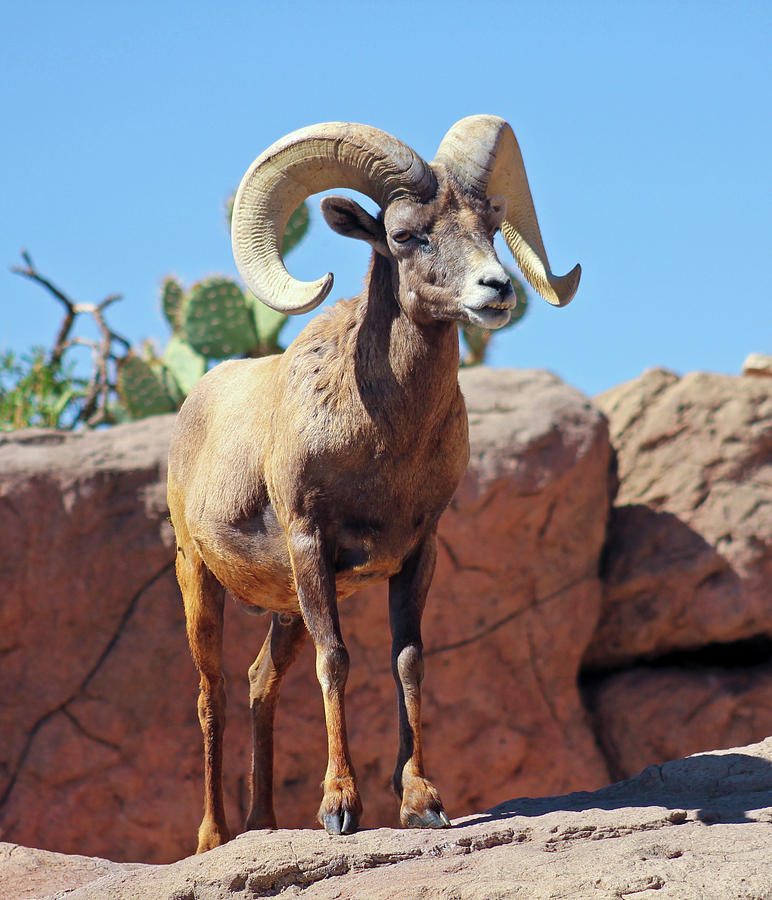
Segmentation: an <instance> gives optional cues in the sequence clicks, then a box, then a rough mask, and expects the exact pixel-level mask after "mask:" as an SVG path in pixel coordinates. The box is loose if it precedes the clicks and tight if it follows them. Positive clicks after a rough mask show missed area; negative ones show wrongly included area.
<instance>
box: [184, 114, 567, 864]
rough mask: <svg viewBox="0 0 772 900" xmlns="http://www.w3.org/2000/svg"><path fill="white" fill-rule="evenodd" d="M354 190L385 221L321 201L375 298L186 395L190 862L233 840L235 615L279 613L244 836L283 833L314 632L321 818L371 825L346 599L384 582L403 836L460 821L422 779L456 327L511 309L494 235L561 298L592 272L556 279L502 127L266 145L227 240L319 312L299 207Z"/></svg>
mask: <svg viewBox="0 0 772 900" xmlns="http://www.w3.org/2000/svg"><path fill="white" fill-rule="evenodd" d="M336 187H338V188H352V189H355V190H357V191H360V192H361V193H363V194H365V195H367V196H369V197H370V198H372V199H373V200H374V201H375V202H376V203H377V204H378V206H379V207H380V210H381V212H380V215H379V216H378V217H377V218H373V217H372V216H371V215H370V214H369V213H367V212H366V211H365V210H364V209H362V208H361V207H360V206H359V205H358V204H357V203H355V202H354V201H353V200H350V199H346V198H343V197H329V196H328V197H325V198H324V199H323V200H322V213H323V215H324V218H325V219H326V220H327V223H328V224H329V225H330V227H331V228H332V229H333V230H334V231H337V232H338V233H339V234H342V235H346V236H348V237H354V238H359V239H360V240H364V241H366V242H367V243H368V244H370V246H371V247H372V248H373V251H374V253H373V256H372V261H371V263H370V269H369V272H368V274H367V278H366V281H365V285H364V289H363V290H362V292H361V294H360V295H359V296H358V297H355V298H354V299H353V300H347V301H341V302H339V303H338V304H337V305H335V306H333V307H332V308H331V309H330V310H329V311H327V312H326V313H325V314H324V315H322V316H319V317H317V318H316V319H314V320H313V321H312V322H310V324H309V325H307V326H306V328H305V329H304V330H303V331H302V332H301V334H300V335H299V336H298V337H297V338H296V340H295V341H294V342H293V343H292V344H291V346H290V347H289V348H288V349H287V350H286V351H285V353H284V354H283V355H281V356H272V357H267V358H263V359H241V360H236V361H229V362H224V363H222V364H220V365H218V366H217V367H216V368H214V369H212V370H211V371H210V372H208V373H207V374H206V375H205V376H204V377H203V378H202V379H201V380H200V381H199V383H198V384H197V385H196V387H195V389H194V390H193V391H192V392H191V393H190V395H189V397H188V398H187V400H186V401H185V403H184V405H183V407H182V409H181V411H180V413H179V416H178V419H177V423H176V427H175V430H174V435H173V438H172V443H171V450H170V455H169V492H168V499H169V509H170V512H171V518H172V522H173V524H174V529H175V532H176V537H177V551H178V552H177V577H178V579H179V583H180V588H181V590H182V596H183V600H184V604H185V614H186V619H187V630H188V637H189V640H190V647H191V651H192V654H193V659H194V661H195V664H196V666H197V668H198V670H199V672H200V676H201V682H200V695H199V702H198V712H199V719H200V723H201V728H202V730H203V733H204V748H205V755H204V764H205V812H204V818H203V821H202V823H201V827H200V829H199V835H198V838H199V843H198V851H199V852H201V851H203V850H207V849H209V848H210V847H215V846H217V845H219V844H222V843H224V842H225V841H227V840H228V838H229V832H228V827H227V825H226V821H225V812H224V806H223V793H222V741H223V729H224V726H225V690H224V682H223V675H222V671H221V654H222V628H223V601H224V591H225V589H227V590H229V591H230V592H231V593H232V594H233V595H234V596H235V597H236V598H238V599H239V600H240V601H241V602H242V603H244V604H246V605H247V606H251V607H257V608H259V609H263V610H270V611H271V612H272V613H273V615H272V619H271V624H270V629H269V631H268V635H267V637H266V639H265V643H264V644H263V647H262V649H261V651H260V654H259V655H258V657H257V659H256V661H255V662H254V664H253V665H252V666H251V668H250V670H249V684H250V701H251V710H252V720H253V739H254V744H253V763H252V778H251V789H252V803H251V809H250V812H249V815H248V818H247V822H246V827H247V828H248V829H249V828H275V827H276V817H275V814H274V809H273V723H274V713H275V709H276V703H277V700H278V694H279V686H280V684H281V681H282V678H283V676H284V674H285V672H286V671H287V668H288V667H289V665H290V663H292V661H293V660H294V659H295V658H296V656H297V654H298V652H299V650H300V648H301V645H302V644H303V641H304V638H305V636H306V633H307V632H310V634H311V638H312V640H313V642H314V646H315V649H316V673H317V676H318V679H319V683H320V685H321V689H322V696H323V700H324V713H325V717H326V723H327V738H328V752H329V757H328V758H329V762H328V766H327V772H326V775H325V778H324V785H323V789H324V795H323V799H322V804H321V807H320V809H319V815H318V817H319V821H320V822H321V823H322V824H323V825H324V827H325V828H326V829H327V831H328V832H330V833H331V834H349V833H352V832H354V831H356V830H357V827H358V824H359V820H360V816H361V813H362V804H361V801H360V797H359V791H358V789H357V784H356V778H355V775H354V768H353V766H352V763H351V759H350V756H349V749H348V744H347V738H346V721H345V716H344V688H345V684H346V678H347V674H348V667H349V658H348V653H347V651H346V646H345V644H344V642H343V637H342V634H341V628H340V623H339V619H338V602H339V601H340V600H342V599H344V598H346V597H348V596H349V595H351V594H352V593H353V592H354V591H356V590H358V589H360V588H361V587H363V586H364V585H367V584H371V583H372V582H375V581H381V580H385V579H388V582H389V613H390V621H391V633H392V650H391V656H392V670H393V673H394V678H395V681H396V686H397V697H398V713H399V750H398V755H397V765H396V769H395V771H394V777H393V786H394V790H395V792H396V793H397V795H398V797H399V798H400V799H401V809H400V818H401V821H402V823H403V824H404V825H408V826H426V827H444V826H448V825H449V824H450V822H449V819H448V817H447V815H446V813H445V810H444V809H443V806H442V802H441V801H440V797H439V794H438V793H437V790H436V788H435V787H434V785H433V784H432V783H431V782H430V781H429V780H428V779H427V778H426V777H425V775H424V759H423V745H422V740H421V715H420V707H421V680H422V676H423V663H422V650H421V648H422V644H421V629H420V625H421V615H422V611H423V608H424V604H425V601H426V595H427V591H428V589H429V583H430V581H431V579H432V574H433V570H434V565H435V558H436V532H437V523H438V520H439V518H440V515H441V513H442V511H443V510H444V509H445V507H446V506H447V504H448V503H449V501H450V499H451V497H452V495H453V492H454V490H455V489H456V486H457V485H458V483H459V480H460V479H461V477H462V475H463V473H464V469H465V468H466V465H467V462H468V458H469V444H468V434H467V430H468V429H467V418H466V410H465V407H464V400H463V398H462V396H461V392H460V390H459V386H458V376H457V371H458V364H459V348H458V334H457V329H456V323H457V322H459V321H460V322H470V323H473V324H475V325H481V326H483V327H484V328H489V329H493V328H499V327H501V326H502V325H504V324H506V323H507V322H508V321H509V318H510V315H511V310H512V308H513V307H514V305H515V300H514V294H513V291H512V286H511V283H510V279H509V277H508V275H507V272H506V270H505V269H504V268H503V267H502V265H501V263H500V262H499V260H498V258H497V256H496V252H495V250H494V247H493V237H494V234H495V233H496V231H498V230H499V229H500V230H501V232H502V234H503V236H504V239H505V241H506V243H507V244H508V246H509V248H510V250H511V251H512V253H513V255H514V257H515V260H516V261H517V263H518V265H519V266H520V268H521V269H522V271H523V273H524V274H525V276H526V278H527V279H528V281H529V282H530V283H531V285H532V286H533V287H534V288H535V289H536V290H537V291H538V292H539V293H540V294H541V295H542V297H544V298H545V299H546V300H547V301H548V302H549V303H551V304H553V305H555V306H564V305H565V304H567V303H568V302H569V301H570V300H571V298H572V297H573V295H574V293H575V291H576V288H577V285H578V282H579V275H580V268H579V266H576V268H575V269H573V270H572V271H571V272H570V273H569V274H568V275H565V276H562V277H558V276H554V275H553V274H552V273H551V272H550V268H549V263H548V261H547V256H546V253H545V251H544V246H543V244H542V239H541V235H540V232H539V226H538V223H537V219H536V214H535V212H534V208H533V202H532V199H531V193H530V190H529V187H528V181H527V178H526V174H525V170H524V168H523V162H522V158H521V155H520V150H519V148H518V145H517V141H516V140H515V136H514V134H513V132H512V129H511V128H510V126H509V125H508V124H507V123H506V122H505V121H504V120H503V119H500V118H497V117H495V116H484V115H482V116H470V117H469V118H466V119H462V120H461V121H460V122H458V123H457V124H456V125H454V126H453V127H452V128H451V129H450V131H449V132H448V133H447V135H446V136H445V138H444V139H443V141H442V143H441V144H440V147H439V150H438V152H437V155H436V157H435V158H434V161H433V162H432V163H430V164H428V163H426V162H425V161H424V160H423V159H421V158H420V157H419V156H418V155H417V154H416V153H414V152H413V151H412V150H411V149H410V148H409V147H407V146H406V145H405V144H403V143H401V142H400V141H398V140H396V139H395V138H393V137H392V136H391V135H389V134H386V133H385V132H382V131H379V130H378V129H375V128H371V127H368V126H365V125H354V124H349V123H326V124H322V125H315V126H311V127H309V128H303V129H301V130H299V131H296V132H294V133H292V134H290V135H288V136H287V137H285V138H283V139H281V140H280V141H278V142H277V143H275V144H273V146H271V147H270V148H269V149H268V150H266V151H265V152H264V153H263V154H262V155H261V156H259V157H258V158H257V159H256V160H255V162H254V163H253V164H252V166H251V167H250V168H249V170H248V171H247V173H246V175H245V176H244V178H243V180H242V182H241V185H240V187H239V189H238V192H237V195H236V201H235V206H234V212H233V225H232V237H233V248H234V255H235V258H236V263H237V265H238V268H239V271H240V272H241V275H242V277H243V278H244V280H245V281H246V283H247V285H248V287H249V288H250V290H252V292H253V293H254V294H255V295H256V296H257V297H258V298H259V299H260V300H262V301H263V302H264V303H266V304H267V305H268V306H270V307H273V308H274V309H276V310H281V311H284V312H288V313H302V312H307V311H308V310H311V309H313V308H314V307H315V306H317V305H318V304H319V303H321V302H322V300H323V299H324V298H325V296H326V295H327V294H328V292H329V290H330V288H331V286H332V281H333V276H332V274H328V275H326V276H325V277H324V278H322V279H320V280H318V281H314V282H300V281H296V280H295V279H293V278H292V277H291V276H290V275H289V274H288V272H287V270H286V269H285V267H284V264H283V262H282V255H281V239H282V235H283V233H284V229H285V227H286V224H287V221H288V219H289V216H290V213H291V212H292V211H293V210H294V209H295V208H296V207H297V206H298V205H299V204H300V203H301V202H302V201H303V200H304V199H305V198H306V197H308V196H309V195H310V194H313V193H316V192H319V191H325V190H329V189H331V188H336Z"/></svg>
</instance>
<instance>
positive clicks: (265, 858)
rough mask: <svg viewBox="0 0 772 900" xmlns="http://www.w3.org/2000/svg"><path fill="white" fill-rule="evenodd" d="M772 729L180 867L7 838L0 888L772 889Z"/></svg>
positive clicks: (727, 892)
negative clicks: (756, 737)
mask: <svg viewBox="0 0 772 900" xmlns="http://www.w3.org/2000/svg"><path fill="white" fill-rule="evenodd" d="M770 834H772V739H769V740H767V741H764V742H762V743H760V744H756V745H752V746H749V747H742V748H735V749H731V750H724V751H720V752H715V753H708V754H703V755H699V756H692V757H690V758H687V759H684V760H680V761H678V762H671V763H666V764H665V765H663V766H652V767H650V768H648V769H646V770H645V771H644V772H643V773H642V774H640V775H639V776H637V777H636V778H633V779H631V780H629V781H625V782H621V783H618V784H615V785H612V786H611V787H607V788H604V789H602V790H599V791H596V792H594V793H582V794H569V795H567V796H562V797H550V798H545V799H540V800H512V801H509V802H508V803H503V804H501V805H499V806H496V807H494V808H493V809H491V810H489V811H488V812H487V813H484V814H481V815H477V816H470V817H466V818H464V819H461V820H457V821H456V822H454V823H453V827H452V828H451V829H449V830H444V831H418V830H414V829H410V830H397V829H388V828H380V829H375V830H372V831H363V832H361V833H359V834H356V835H351V836H348V837H337V838H333V837H330V836H329V835H327V834H325V833H324V832H323V831H321V830H317V831H275V832H252V833H250V834H243V835H241V836H240V837H238V838H236V839H235V840H233V841H231V842H230V843H229V844H227V845H225V846H223V847H220V848H218V849H216V850H212V851H210V852H208V853H206V854H203V855H201V856H193V857H188V858H187V859H183V860H181V861H180V862H177V863H172V864H171V865H163V866H154V865H138V864H131V863H129V864H118V863H112V862H108V861H106V860H101V859H89V858H85V857H78V856H64V855H61V854H57V853H50V852H47V851H42V850H30V849H27V848H25V847H18V846H15V845H11V844H3V845H0V898H1V900H21V898H31V897H37V898H43V897H46V898H54V897H56V898H64V897H67V898H68V900H80V898H83V900H95V898H110V900H136V898H138V897H152V898H154V900H166V898H168V900H226V898H227V900H237V898H245V900H246V898H254V897H269V896H270V897H287V898H290V897H298V898H299V897H303V898H314V900H316V898H318V900H322V898H325V900H333V898H335V900H362V898H367V900H386V898H390V900H391V898H393V900H406V898H419V897H420V898H425V900H430V898H454V900H496V898H502V900H503V898H523V900H526V898H527V900H542V898H544V900H546V898H555V900H574V898H575V900H594V898H598V900H621V898H632V897H634V898H636V900H644V898H652V900H654V898H656V900H668V898H670V900H728V898H731V900H762V898H768V897H770V896H772V861H770V858H769V842H770Z"/></svg>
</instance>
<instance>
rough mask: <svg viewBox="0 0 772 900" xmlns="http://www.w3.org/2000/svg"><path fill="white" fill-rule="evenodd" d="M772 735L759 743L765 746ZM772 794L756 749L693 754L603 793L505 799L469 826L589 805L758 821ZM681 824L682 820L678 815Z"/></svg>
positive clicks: (769, 767)
mask: <svg viewBox="0 0 772 900" xmlns="http://www.w3.org/2000/svg"><path fill="white" fill-rule="evenodd" d="M769 743H772V738H768V739H767V741H766V742H764V743H762V744H759V745H755V746H758V747H763V746H764V744H769ZM770 792H772V764H771V763H770V762H769V761H767V760H766V759H763V758H761V757H759V756H754V755H752V754H750V753H740V752H737V751H736V750H735V751H731V752H720V751H719V752H715V753H704V754H698V755H696V756H690V757H687V758H686V759H680V760H676V761H674V762H668V763H665V764H664V765H661V766H649V767H648V768H646V769H644V771H643V772H641V774H640V775H637V776H636V777H635V778H631V779H629V780H627V781H620V782H617V783H616V784H612V785H609V787H606V788H602V789H601V790H599V791H593V792H588V791H579V792H576V793H573V794H565V795H563V796H562V797H544V798H535V799H530V798H519V799H516V800H509V801H507V802H506V803H500V804H498V805H497V806H494V807H493V808H492V809H490V810H488V812H487V813H485V814H484V815H482V816H478V817H475V818H474V819H469V820H465V821H464V824H465V825H472V824H477V823H479V822H485V821H491V820H497V819H508V818H512V817H515V816H527V817H535V816H542V815H545V814H547V813H551V812H558V811H562V812H583V811H585V810H589V809H606V810H613V809H627V808H630V807H647V806H653V807H664V808H666V809H670V810H672V814H673V816H676V817H678V816H683V817H684V818H685V811H686V810H692V811H695V812H694V817H695V818H697V819H699V820H700V821H701V822H703V823H704V824H706V825H713V824H717V823H719V822H722V823H742V822H753V821H757V819H755V818H753V817H752V816H751V815H749V814H750V813H752V812H753V811H755V810H759V809H763V808H765V807H768V806H769V804H770ZM673 821H674V822H677V818H674V819H673Z"/></svg>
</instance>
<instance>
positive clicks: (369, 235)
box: [320, 197, 390, 256]
mask: <svg viewBox="0 0 772 900" xmlns="http://www.w3.org/2000/svg"><path fill="white" fill-rule="evenodd" d="M320 205H321V209H322V215H323V216H324V219H325V221H326V222H327V224H328V225H329V226H330V228H332V230H333V231H337V232H338V234H342V235H343V236H344V237H350V238H357V240H360V241H367V243H368V244H369V245H370V246H371V247H372V248H373V250H375V251H376V252H377V253H380V254H381V255H382V256H390V253H389V249H388V246H387V244H386V231H385V229H384V227H383V222H379V221H378V220H377V219H374V218H373V217H372V216H371V215H370V213H369V212H367V211H366V210H364V209H362V207H361V206H360V205H359V204H358V203H356V202H355V201H354V200H350V199H349V198H348V197H322V202H321V204H320Z"/></svg>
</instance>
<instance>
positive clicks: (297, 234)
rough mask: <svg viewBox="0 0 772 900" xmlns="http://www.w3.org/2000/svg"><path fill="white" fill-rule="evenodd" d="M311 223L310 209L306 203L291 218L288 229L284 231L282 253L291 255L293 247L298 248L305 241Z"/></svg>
mask: <svg viewBox="0 0 772 900" xmlns="http://www.w3.org/2000/svg"><path fill="white" fill-rule="evenodd" d="M310 221H311V216H310V215H309V213H308V207H307V206H306V204H305V203H301V204H300V206H299V207H298V208H297V209H296V210H295V212H293V213H292V215H291V216H290V217H289V222H287V227H286V228H285V229H284V239H283V240H282V244H281V252H282V253H283V254H285V255H286V254H287V253H289V252H290V250H292V248H293V247H297V245H298V244H299V243H300V242H301V241H302V240H303V238H304V237H305V234H306V232H307V231H308V225H309V223H310Z"/></svg>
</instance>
